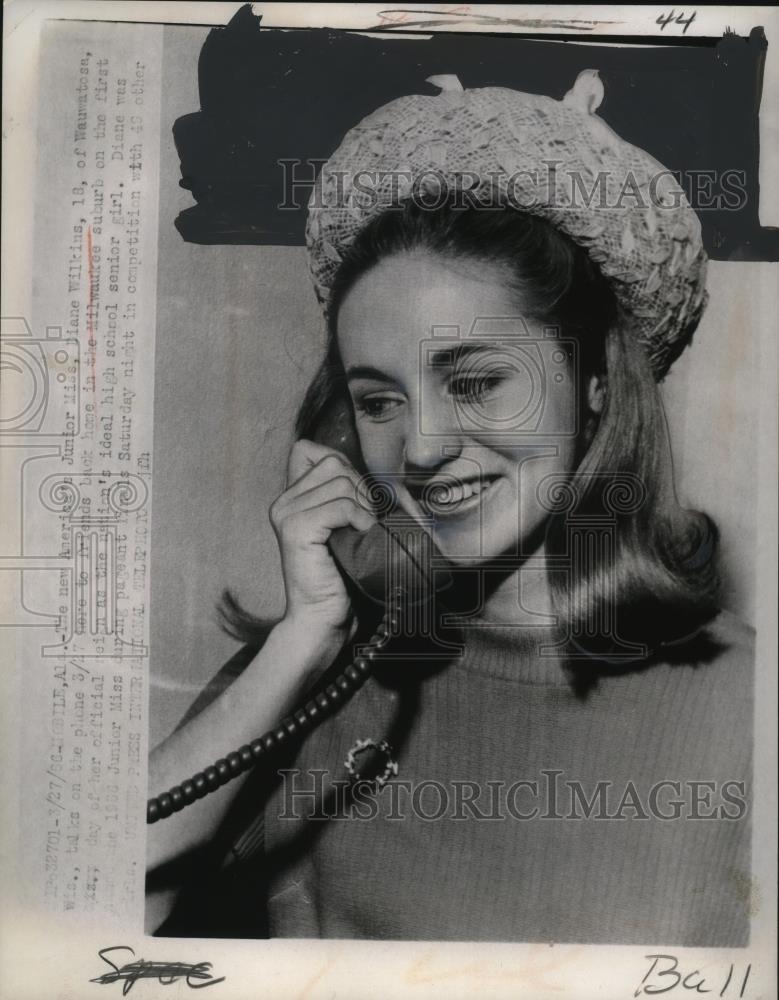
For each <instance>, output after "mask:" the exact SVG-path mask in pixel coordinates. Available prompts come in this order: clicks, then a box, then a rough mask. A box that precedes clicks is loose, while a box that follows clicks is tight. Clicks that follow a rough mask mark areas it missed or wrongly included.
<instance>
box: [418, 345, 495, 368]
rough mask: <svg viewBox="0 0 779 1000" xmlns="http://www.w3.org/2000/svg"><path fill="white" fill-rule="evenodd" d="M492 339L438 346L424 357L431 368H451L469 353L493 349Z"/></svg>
mask: <svg viewBox="0 0 779 1000" xmlns="http://www.w3.org/2000/svg"><path fill="white" fill-rule="evenodd" d="M495 346H496V345H495V344H494V343H493V341H481V342H480V343H477V344H474V343H470V344H462V343H460V344H457V345H455V346H453V347H444V348H440V349H439V350H437V351H432V352H431V353H430V354H428V356H427V358H426V359H425V360H426V362H427V364H428V365H430V367H431V368H453V367H454V366H455V365H458V364H459V363H460V362H461V361H463V360H464V359H465V358H467V357H469V356H470V355H471V354H478V353H479V352H480V351H492V350H495Z"/></svg>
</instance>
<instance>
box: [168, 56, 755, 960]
mask: <svg viewBox="0 0 779 1000" xmlns="http://www.w3.org/2000/svg"><path fill="white" fill-rule="evenodd" d="M439 82H441V81H439ZM442 82H443V92H442V94H441V95H440V96H437V97H411V98H403V99H401V100H399V101H396V102H393V103H392V104H390V105H388V106H386V107H385V108H382V109H379V111H377V112H376V113H375V114H374V115H372V116H370V117H369V118H368V119H366V120H365V121H364V122H362V123H360V125H359V126H358V127H357V128H355V129H354V130H353V131H352V132H351V133H349V135H348V136H347V137H346V138H345V140H344V143H343V144H342V146H341V147H340V149H339V150H338V151H337V152H336V153H335V154H334V156H333V157H332V159H331V161H330V162H329V163H328V164H327V165H326V166H325V168H324V169H323V171H322V174H321V175H320V178H319V181H318V184H317V189H316V190H315V192H314V195H313V196H312V200H311V204H310V206H309V226H308V232H307V238H308V247H309V253H310V259H311V266H312V274H313V277H314V283H315V288H316V290H317V293H318V296H319V298H320V301H321V302H322V304H323V306H324V310H325V315H326V319H327V324H328V329H329V334H330V338H329V346H328V351H327V357H326V358H325V360H324V363H323V365H322V368H321V369H320V371H319V373H318V375H317V377H316V379H315V381H314V383H313V385H312V386H311V388H310V390H309V393H308V396H307V398H306V400H305V401H304V404H303V407H302V410H301V416H300V420H299V426H298V430H299V440H298V441H297V443H296V444H295V445H294V447H293V449H292V452H291V456H290V460H289V470H288V472H289V475H288V487H287V489H286V490H285V492H284V493H283V494H282V495H281V496H280V497H279V498H278V500H277V501H276V502H275V503H274V504H273V507H272V509H271V512H270V516H271V521H272V523H273V526H274V529H275V531H276V534H277V536H278V541H279V546H280V550H281V556H282V566H283V573H284V584H285V591H286V612H285V614H284V617H283V618H282V620H281V621H280V622H278V623H277V624H275V625H273V626H272V627H271V626H264V625H263V624H262V623H260V622H258V621H257V620H256V619H253V618H252V616H251V615H248V614H247V613H245V612H244V611H242V609H241V608H240V607H239V606H238V605H237V604H236V603H235V602H234V601H231V600H228V603H227V605H226V611H225V614H226V619H227V621H228V624H229V627H230V628H231V629H232V630H233V632H234V633H235V634H236V635H237V636H238V637H240V638H242V639H243V640H244V641H245V646H244V648H243V649H242V651H241V652H240V653H239V654H238V655H237V656H236V657H235V658H234V659H233V660H232V661H230V663H229V664H227V666H226V667H225V668H224V669H223V670H222V671H221V672H220V675H219V676H218V677H217V678H216V679H215V681H214V683H213V684H212V685H211V686H210V688H209V689H208V690H207V691H206V692H204V694H203V695H202V696H201V698H200V699H198V702H196V704H195V705H194V706H193V709H192V710H191V711H190V713H189V714H188V716H187V719H186V720H185V722H184V724H182V726H181V727H179V729H178V730H177V731H176V733H174V734H173V736H171V737H170V739H169V740H167V741H166V742H165V743H164V744H163V745H162V746H161V747H159V748H158V750H157V751H156V752H155V755H154V757H153V760H152V768H151V779H150V780H151V785H152V789H153V790H157V791H159V790H162V789H165V788H170V787H172V786H175V785H176V784H177V783H178V782H179V781H181V779H182V778H185V777H187V776H188V775H187V772H188V771H192V770H194V769H195V768H196V767H202V766H204V765H205V764H207V763H208V762H209V761H211V760H213V759H215V758H217V757H222V756H223V755H225V754H227V753H228V751H230V750H233V749H234V748H236V747H238V746H241V745H244V751H245V753H246V755H247V759H248V757H250V756H251V746H252V740H253V739H254V738H255V737H257V736H258V735H259V734H260V733H262V732H265V731H266V730H272V727H274V725H276V724H277V722H278V720H279V719H280V718H281V717H282V716H283V715H285V714H286V713H289V712H290V711H291V710H292V709H294V708H295V707H296V706H297V705H298V704H299V703H300V702H301V699H303V700H305V699H306V698H310V697H311V691H312V690H320V689H321V688H322V687H324V690H325V691H326V692H327V693H326V694H325V695H320V698H321V701H320V702H319V703H318V704H319V709H320V710H319V715H326V716H327V717H326V718H324V720H323V721H321V722H320V724H319V725H317V726H313V725H312V722H311V718H310V717H309V718H306V717H305V715H297V716H293V717H292V721H291V722H290V724H289V725H288V726H287V728H286V731H285V729H284V728H282V729H281V730H279V731H278V738H277V739H276V740H275V741H274V738H273V737H271V738H270V740H269V742H268V744H267V746H266V747H265V749H264V750H262V747H260V748H259V749H260V750H261V751H262V753H264V755H265V759H264V760H263V762H262V764H261V765H260V767H259V768H258V769H257V770H256V771H254V772H251V773H249V774H247V773H245V770H244V769H242V768H241V767H240V766H239V765H238V764H236V766H235V771H236V773H237V772H239V771H240V772H242V773H241V775H240V777H237V778H235V779H234V780H230V781H229V782H226V783H222V779H220V778H218V777H217V776H216V773H217V770H221V771H223V772H224V776H226V775H227V773H228V771H229V768H230V764H229V762H228V761H225V760H222V762H221V764H220V768H219V769H212V771H213V773H212V774H211V776H209V775H208V773H207V772H206V776H205V777H204V776H202V775H201V776H200V777H201V780H200V786H202V787H201V791H199V792H197V795H196V794H195V791H193V788H194V786H192V787H190V788H189V789H188V790H187V796H188V797H189V798H197V801H196V802H194V804H192V805H191V806H189V807H188V808H186V809H183V810H181V811H180V812H175V813H174V815H173V816H170V817H168V818H165V819H164V820H163V821H161V822H157V823H154V825H152V826H150V827H149V843H150V868H151V878H150V889H151V890H152V892H151V895H150V898H151V899H152V902H153V905H152V906H151V908H150V915H151V921H152V922H153V923H154V925H155V927H156V926H159V924H160V920H162V919H163V918H164V917H165V916H166V915H167V914H168V913H169V911H170V903H171V900H172V896H173V894H174V892H175V891H177V890H178V889H179V887H180V886H181V885H182V884H184V885H186V886H187V888H186V889H185V890H184V891H183V892H181V894H180V896H179V900H178V905H177V907H176V908H175V911H174V913H173V916H172V917H170V918H169V919H168V920H167V922H165V923H163V924H162V925H161V927H160V933H165V934H185V933H191V934H199V935H200V934H202V935H207V934H219V935H229V936H264V935H271V936H302V937H305V936H324V937H375V938H396V939H431V940H434V939H473V940H476V939H482V940H522V941H537V940H549V941H579V942H612V943H620V942H622V943H628V942H641V943H645V944H660V943H663V944H666V945H669V944H675V945H735V944H743V943H744V942H745V941H746V940H747V935H748V905H749V904H748V900H745V899H744V896H743V891H742V886H743V877H742V876H743V873H744V872H748V871H749V828H748V825H747V822H746V819H745V817H746V815H747V813H748V794H749V788H748V785H749V780H750V766H751V765H750V756H749V754H750V744H751V740H750V728H751V681H750V673H751V651H750V647H749V635H748V632H747V630H746V629H745V628H743V627H742V626H740V625H739V624H738V623H737V622H736V621H735V620H734V619H733V618H732V616H730V615H727V614H725V613H724V612H721V611H719V609H718V605H717V580H716V571H715V547H716V529H715V528H714V526H713V525H712V524H711V522H710V521H709V520H708V518H706V517H705V516H704V515H701V514H697V513H694V512H690V511H687V510H683V509H681V508H680V507H679V505H678V503H677V501H676V498H675V495H674V489H673V482H672V476H671V464H670V451H669V446H668V442H667V440H666V435H665V424H664V420H663V415H662V410H661V405H660V400H659V395H658V389H657V381H658V380H659V379H661V378H662V377H663V376H664V374H665V373H666V371H667V369H668V367H669V366H670V364H671V363H672V362H673V360H674V359H675V357H676V356H677V355H678V354H679V352H680V351H681V350H682V349H683V348H684V346H685V345H686V344H687V343H688V341H689V339H690V337H691V335H692V332H693V331H694V329H695V327H696V326H697V323H698V319H699V317H700V314H701V311H702V308H703V305H704V302H705V294H704V276H705V255H704V253H703V250H702V248H701V244H700V232H699V226H698V223H697V219H696V218H695V215H694V213H693V212H692V210H691V209H690V208H689V206H688V205H687V204H686V202H685V201H684V198H683V196H682V195H681V192H680V191H679V190H678V189H677V188H676V186H675V184H674V183H673V182H670V181H669V180H668V175H667V173H666V172H664V171H662V168H661V167H660V166H659V165H658V164H656V163H655V161H653V160H652V159H651V158H650V157H649V156H648V155H647V154H645V153H643V152H642V151H640V150H636V149H635V148H634V147H632V146H629V145H628V144H627V143H624V142H622V140H620V139H618V138H617V137H616V136H614V134H613V133H612V132H610V130H609V129H607V128H606V126H605V125H604V124H603V123H602V122H601V121H600V120H599V119H598V118H597V116H596V115H595V114H594V111H595V109H596V107H597V104H598V99H599V83H598V81H597V78H596V77H594V76H592V75H591V74H590V75H584V77H583V78H582V79H580V81H578V82H577V86H576V87H574V89H573V91H572V92H571V94H569V95H567V97H566V99H564V101H562V102H557V101H552V100H550V99H547V98H540V97H535V96H532V95H525V94H518V93H516V92H513V91H507V90H499V89H486V90H475V91H462V89H461V88H459V85H458V84H457V83H456V81H452V80H448V79H445V80H443V81H442ZM550 150H553V151H554V155H555V163H556V167H555V171H554V178H553V183H550V177H549V175H548V173H547V175H546V176H545V177H544V176H542V174H541V172H540V168H541V167H542V166H544V165H546V166H547V167H548V161H547V160H545V156H547V154H548V153H549V151H550ZM509 168H511V169H510V170H509ZM628 174H630V176H631V184H630V185H626V178H627V176H628ZM601 176H603V178H604V179H603V181H602V191H601V194H602V195H603V197H602V198H601V199H600V201H597V202H595V201H594V199H593V197H592V185H593V184H594V183H600V182H599V181H598V180H597V179H598V178H599V177H601ZM663 177H664V180H663V181H662V184H661V183H660V178H663ZM588 184H589V185H590V186H589V187H588V186H587V185H588ZM628 187H629V188H630V191H631V193H632V197H627V196H625V194H624V192H625V191H626V190H627V188H628ZM585 195H589V196H588V197H586V198H585ZM636 195H638V197H637V196H636ZM577 199H578V200H577ZM366 484H367V486H366ZM377 485H378V486H380V487H381V486H383V487H384V492H385V493H387V492H389V493H391V495H392V497H393V500H394V504H393V509H392V511H391V512H390V515H389V518H388V517H387V510H386V509H384V510H381V509H377V508H376V507H375V506H374V505H372V504H371V503H370V498H371V497H373V498H374V499H376V497H377V496H378V495H379V494H377V493H376V492H375V487H376V486H377ZM397 516H400V517H401V519H402V518H405V519H406V520H407V522H409V523H413V524H416V525H418V526H419V529H420V530H421V531H423V532H424V533H425V536H426V537H429V538H430V540H431V542H432V544H433V545H434V548H432V549H430V552H431V553H432V555H431V557H430V565H429V566H428V567H427V568H428V570H429V571H430V573H433V572H434V571H435V570H436V569H441V568H443V567H448V568H449V571H450V572H449V579H448V588H447V591H445V592H444V593H443V594H442V595H441V601H440V603H439V601H438V599H437V598H436V599H434V600H433V608H434V610H433V612H431V613H430V616H429V619H427V624H426V625H425V624H424V621H423V619H424V615H417V617H415V618H414V623H415V629H413V630H411V631H412V632H414V634H412V635H409V634H408V632H409V628H408V627H406V626H407V624H408V622H407V621H405V622H404V621H402V620H398V616H396V618H395V620H392V619H390V622H389V625H388V626H387V627H385V628H383V629H380V630H379V632H378V634H377V635H375V636H374V637H373V645H374V647H375V648H379V647H380V655H378V656H377V655H375V648H374V653H373V654H371V655H372V656H373V662H372V665H371V664H368V663H366V660H365V657H363V658H362V659H359V657H358V659H357V660H355V664H354V665H353V666H352V667H351V668H349V670H347V673H346V680H343V681H342V683H341V682H339V684H338V685H333V684H330V685H329V686H328V683H327V682H328V681H331V680H332V678H333V675H334V674H336V673H338V672H339V671H340V670H342V669H343V668H344V667H345V666H346V665H348V664H349V663H350V662H351V661H352V659H353V658H354V656H355V655H358V654H359V653H360V652H361V650H362V651H364V644H365V642H369V641H370V640H369V637H370V636H371V634H372V632H373V630H374V629H375V627H376V623H377V617H378V616H379V612H378V611H377V608H376V606H375V605H373V604H371V602H370V601H367V600H365V599H364V596H363V595H362V594H361V593H360V591H359V589H358V588H355V587H354V586H353V584H352V582H351V581H350V580H349V577H348V574H346V575H345V574H344V572H343V569H342V568H341V567H339V564H338V562H337V561H336V559H335V558H334V552H335V553H337V552H338V551H339V550H338V548H337V547H336V546H335V545H334V544H332V538H331V536H333V532H338V529H343V528H346V527H351V528H352V529H354V531H355V532H358V533H363V534H366V535H367V533H368V532H370V530H371V529H372V528H374V526H375V525H376V524H377V523H379V522H380V521H386V520H388V519H389V520H390V521H391V520H392V518H393V517H397ZM341 534H342V533H341ZM444 608H446V609H448V611H449V615H448V617H447V618H445V619H444V618H442V617H441V615H440V613H439V612H441V611H443V609H444ZM403 615H405V616H406V617H407V618H409V620H410V616H411V610H410V609H409V608H408V607H406V608H405V609H403V610H402V613H401V614H400V615H399V617H400V618H402V617H403ZM388 632H389V633H393V632H395V633H402V635H401V636H395V640H396V641H395V645H394V646H393V637H392V635H390V636H388V634H387V633H388ZM393 650H394V652H393ZM371 666H372V670H370V671H369V669H368V668H369V667H371ZM350 671H351V672H350ZM368 673H370V676H367V675H368ZM323 676H324V681H322V677H323ZM366 676H367V680H366ZM350 678H351V679H350ZM317 684H319V688H317V687H316V685H317ZM355 689H356V693H355ZM349 695H351V697H348V696H349ZM328 702H329V704H328ZM309 704H312V702H309ZM313 704H314V705H315V706H316V704H317V703H316V702H314V703H313ZM325 707H327V709H328V711H327V712H325ZM312 714H314V715H316V708H315V709H314V710H313V712H312ZM295 719H298V722H297V723H295V721H294V720H295ZM317 721H319V720H317ZM239 756H240V755H234V757H235V759H236V760H238V757H239ZM209 784H210V785H213V786H214V790H213V792H212V793H211V794H205V795H201V792H202V791H205V790H206V785H209ZM190 785H191V782H190ZM176 794H177V798H176V801H175V803H173V804H172V800H170V799H168V800H167V801H166V802H165V808H164V809H163V814H165V813H167V812H170V811H171V810H172V809H174V808H176V809H178V808H179V806H181V805H182V804H183V802H182V800H181V791H180V789H179V790H178V791H177V793H176ZM154 808H155V809H159V803H156V804H155V806H154ZM155 816H156V814H155Z"/></svg>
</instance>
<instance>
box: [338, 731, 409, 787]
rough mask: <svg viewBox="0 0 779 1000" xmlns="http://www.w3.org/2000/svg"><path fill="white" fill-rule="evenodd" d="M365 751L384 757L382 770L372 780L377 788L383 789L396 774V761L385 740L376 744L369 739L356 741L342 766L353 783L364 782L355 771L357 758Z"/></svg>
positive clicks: (356, 770)
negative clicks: (373, 751)
mask: <svg viewBox="0 0 779 1000" xmlns="http://www.w3.org/2000/svg"><path fill="white" fill-rule="evenodd" d="M367 750H375V751H376V752H377V753H380V754H383V755H384V758H385V764H384V770H383V771H382V773H381V774H379V775H377V776H376V778H374V779H373V780H374V781H375V782H376V787H377V788H383V787H384V785H386V784H387V782H388V781H389V779H390V778H391V777H392V776H394V777H397V774H398V764H397V761H395V760H393V759H392V752H393V751H392V747H391V746H390V744H389V743H388V742H387V741H386V740H379V741H378V743H377V742H376V740H371V739H365V740H357V742H356V743H355V744H354V746H353V747H351V749H350V750H349V752H348V753H347V755H346V760H345V761H344V766H345V767H346V770H347V771H348V772H349V777H350V778H351V780H352V781H353V782H357V781H363V780H366V779H364V778H363V777H362V775H361V774H360V772H359V771H358V769H357V758H358V757H359V755H360V754H362V753H365V752H366V751H367Z"/></svg>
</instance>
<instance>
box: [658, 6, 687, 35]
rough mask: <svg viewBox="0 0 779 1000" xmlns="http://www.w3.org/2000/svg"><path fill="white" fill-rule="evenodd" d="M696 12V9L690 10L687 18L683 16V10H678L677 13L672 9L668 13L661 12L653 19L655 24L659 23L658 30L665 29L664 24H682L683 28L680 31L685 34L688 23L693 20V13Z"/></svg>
mask: <svg viewBox="0 0 779 1000" xmlns="http://www.w3.org/2000/svg"><path fill="white" fill-rule="evenodd" d="M697 13H698V11H697V10H694V11H693V12H692V14H690V16H689V17H688V18H685V16H684V11H683V10H682V11H680V12H679V13H678V14H677V13H676V11H675V10H672V11H671V13H670V14H661V15H660V17H658V19H657V20H656V21H655V24H659V25H660V30H661V31H665V28H666V25H669V24H679V25H683V26H684V30H683V31H682V34H683V35H686V34H687V29H688V28H689V27H690V25H691V24H692V22H693V21H694V20H695V15H696V14H697Z"/></svg>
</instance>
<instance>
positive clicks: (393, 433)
mask: <svg viewBox="0 0 779 1000" xmlns="http://www.w3.org/2000/svg"><path fill="white" fill-rule="evenodd" d="M522 314H523V308H522V302H521V301H518V299H517V295H516V293H515V292H514V291H513V290H512V289H511V288H510V285H509V282H508V275H507V272H506V269H505V268H504V267H502V266H500V265H495V264H484V263H478V262H473V261H464V260H450V259H448V258H444V257H442V256H439V255H434V254H432V253H429V252H422V251H419V252H409V253H402V254H396V255H394V256H390V257H387V258H385V259H383V260H382V261H381V262H380V263H378V264H377V265H376V266H375V267H373V268H371V269H370V270H368V271H367V272H366V273H364V274H363V275H362V276H361V277H359V278H358V279H357V280H356V281H355V283H354V284H353V285H352V287H351V288H350V289H349V291H348V292H347V293H346V295H345V296H344V299H343V301H342V304H341V308H340V311H339V313H338V321H337V335H338V346H339V350H340V353H341V358H342V360H343V364H344V368H345V369H346V372H347V378H348V384H349V392H350V394H351V397H352V401H353V403H354V410H355V418H356V425H357V430H358V433H359V438H360V445H361V449H362V454H363V458H364V460H365V465H366V467H367V469H368V471H369V472H370V473H372V474H373V475H374V476H376V477H377V478H379V479H381V477H382V476H387V477H388V479H389V480H390V481H391V482H393V483H395V484H397V483H398V481H399V482H400V484H401V503H402V505H403V506H404V507H405V508H406V510H408V511H409V512H412V513H414V514H415V515H416V516H418V517H419V516H420V515H421V516H424V517H425V520H426V523H427V524H428V525H429V526H430V530H431V533H432V536H433V540H434V542H435V543H436V545H437V546H438V548H439V549H440V551H441V552H442V553H443V554H444V555H445V556H447V558H449V559H450V560H451V561H453V562H464V563H470V562H472V561H474V562H483V561H488V560H491V559H494V558H496V557H498V556H503V555H511V556H522V557H524V556H527V555H529V554H531V553H532V552H533V551H535V550H536V549H537V548H538V545H539V541H540V539H541V538H542V532H543V526H544V523H545V521H546V518H547V516H548V515H547V509H546V508H545V507H544V505H543V503H542V501H541V499H540V497H539V494H541V495H543V483H542V481H543V480H544V479H545V477H547V476H550V475H557V476H564V475H566V474H567V473H569V472H570V471H572V469H573V465H574V457H575V454H576V430H577V417H578V413H579V407H578V405H577V379H576V371H575V369H576V352H575V347H574V346H572V345H571V344H570V342H567V341H565V340H561V339H559V338H557V337H556V336H555V335H554V334H553V333H552V332H550V331H549V329H548V327H546V324H544V323H541V322H539V321H537V320H533V319H530V318H529V317H528V316H523V315H522Z"/></svg>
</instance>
